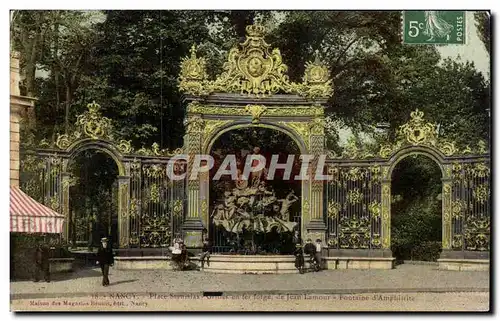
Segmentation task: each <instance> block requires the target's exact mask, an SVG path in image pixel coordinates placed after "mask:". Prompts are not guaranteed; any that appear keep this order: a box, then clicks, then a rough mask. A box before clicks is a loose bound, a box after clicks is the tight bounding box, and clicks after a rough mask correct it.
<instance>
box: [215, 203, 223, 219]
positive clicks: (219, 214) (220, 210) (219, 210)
mask: <svg viewBox="0 0 500 321" xmlns="http://www.w3.org/2000/svg"><path fill="white" fill-rule="evenodd" d="M225 216H226V211H225V210H224V205H222V204H219V205H217V206H216V207H215V209H214V211H213V212H212V217H213V219H214V220H223V219H224V218H225Z"/></svg>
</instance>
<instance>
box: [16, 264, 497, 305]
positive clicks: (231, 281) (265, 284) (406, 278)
mask: <svg viewBox="0 0 500 321" xmlns="http://www.w3.org/2000/svg"><path fill="white" fill-rule="evenodd" d="M109 278H110V281H111V285H110V286H109V287H103V286H101V275H100V270H99V269H98V268H95V269H87V270H80V271H77V272H74V273H71V274H60V275H54V276H53V281H52V282H51V283H44V282H40V283H34V282H32V281H14V282H11V290H10V292H11V298H12V299H30V298H43V297H45V298H50V297H55V298H57V297H69V295H68V294H70V293H71V296H85V295H91V294H94V293H113V292H114V293H139V294H140V293H142V294H147V293H150V292H157V293H177V294H182V293H191V294H192V293H197V294H199V293H202V292H203V291H221V292H224V294H226V295H228V294H242V293H261V294H266V293H267V294H279V293H302V294H303V293H323V294H340V293H344V294H346V293H373V292H376V293H384V292H385V293H388V292H398V293H410V292H413V293H414V292H488V291H489V273H488V272H458V271H440V270H437V267H436V266H432V265H405V264H404V265H399V266H398V267H397V268H396V269H393V270H328V271H321V272H317V273H312V272H311V273H306V274H280V275H271V274H267V275H254V274H243V275H241V274H213V273H207V272H200V271H177V272H176V271H166V270H139V271H119V270H114V269H113V268H112V269H111V272H110V276H109Z"/></svg>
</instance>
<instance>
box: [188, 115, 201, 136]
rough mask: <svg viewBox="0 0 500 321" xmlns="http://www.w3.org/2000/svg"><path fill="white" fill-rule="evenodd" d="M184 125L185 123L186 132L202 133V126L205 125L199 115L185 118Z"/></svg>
mask: <svg viewBox="0 0 500 321" xmlns="http://www.w3.org/2000/svg"><path fill="white" fill-rule="evenodd" d="M186 125H187V126H186V127H187V129H186V133H188V134H194V133H202V132H203V128H204V127H205V122H204V121H203V119H202V118H201V117H200V116H198V115H193V116H190V117H189V118H188V119H187V123H186Z"/></svg>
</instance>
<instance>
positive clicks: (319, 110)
mask: <svg viewBox="0 0 500 321" xmlns="http://www.w3.org/2000/svg"><path fill="white" fill-rule="evenodd" d="M251 106H252V105H246V106H244V107H235V106H219V105H202V104H200V103H199V102H197V101H194V102H192V103H189V105H188V106H187V112H188V113H189V114H201V115H217V116H241V115H251ZM265 107H266V109H265V110H264V111H262V114H261V115H260V117H263V116H266V117H267V116H269V117H284V116H288V117H316V116H323V115H324V108H323V107H322V106H315V105H313V106H293V107H292V106H289V107H288V106H287V107H281V106H276V107H273V106H265Z"/></svg>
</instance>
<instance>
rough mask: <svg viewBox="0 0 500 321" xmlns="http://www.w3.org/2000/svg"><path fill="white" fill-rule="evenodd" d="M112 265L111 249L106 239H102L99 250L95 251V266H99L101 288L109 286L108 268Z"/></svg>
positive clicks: (113, 261)
mask: <svg viewBox="0 0 500 321" xmlns="http://www.w3.org/2000/svg"><path fill="white" fill-rule="evenodd" d="M114 263H115V260H114V257H113V249H112V248H111V245H109V243H108V239H107V238H106V237H104V238H102V239H101V246H99V250H97V264H99V265H100V266H101V272H102V285H103V286H108V285H109V278H108V274H109V267H110V266H113V264H114Z"/></svg>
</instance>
